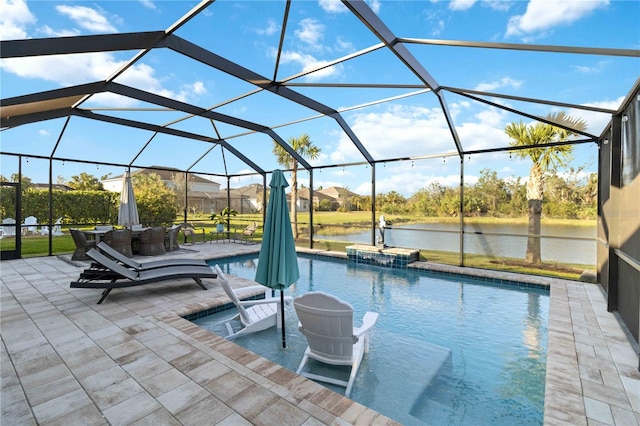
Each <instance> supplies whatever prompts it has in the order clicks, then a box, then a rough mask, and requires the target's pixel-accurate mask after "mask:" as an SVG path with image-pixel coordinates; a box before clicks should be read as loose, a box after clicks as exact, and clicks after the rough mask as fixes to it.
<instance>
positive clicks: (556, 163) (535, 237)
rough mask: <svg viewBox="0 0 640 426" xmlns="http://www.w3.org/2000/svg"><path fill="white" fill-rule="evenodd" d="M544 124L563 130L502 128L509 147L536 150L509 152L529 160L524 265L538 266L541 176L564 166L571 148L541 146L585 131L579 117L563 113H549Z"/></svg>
mask: <svg viewBox="0 0 640 426" xmlns="http://www.w3.org/2000/svg"><path fill="white" fill-rule="evenodd" d="M546 119H547V121H550V122H553V123H558V124H560V125H562V126H564V127H565V128H569V129H573V130H575V131H571V130H566V129H565V128H560V127H556V126H553V125H551V124H546V123H533V124H530V125H526V124H524V123H522V122H519V123H510V124H507V126H506V127H505V128H504V131H505V133H506V134H507V135H508V136H509V137H510V138H511V141H510V142H509V145H511V146H513V147H517V146H535V145H540V148H531V149H521V150H515V151H512V154H513V155H515V156H516V157H519V158H522V159H526V158H528V159H530V160H531V161H532V162H533V165H532V166H531V170H530V172H529V182H527V203H528V207H529V231H528V234H529V237H528V239H527V255H526V258H525V260H526V262H527V263H531V264H536V265H538V264H541V263H542V256H541V255H540V237H539V236H540V214H541V213H542V199H543V192H544V178H545V173H547V172H548V171H550V170H552V169H556V168H558V167H563V166H565V165H566V164H567V163H568V162H569V161H570V160H571V153H572V151H573V147H572V146H571V145H559V146H553V147H544V146H543V145H546V144H550V143H554V142H562V141H566V140H567V139H569V138H570V137H571V136H574V135H577V134H578V133H577V132H581V131H584V130H586V128H587V123H586V122H585V121H584V120H582V119H579V118H572V117H570V116H568V115H567V114H565V113H564V112H558V113H555V114H549V115H548V116H547V117H546Z"/></svg>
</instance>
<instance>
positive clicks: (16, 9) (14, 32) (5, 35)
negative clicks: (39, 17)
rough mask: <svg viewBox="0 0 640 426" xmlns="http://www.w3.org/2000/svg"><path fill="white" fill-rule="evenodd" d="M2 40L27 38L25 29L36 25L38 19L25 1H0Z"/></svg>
mask: <svg viewBox="0 0 640 426" xmlns="http://www.w3.org/2000/svg"><path fill="white" fill-rule="evenodd" d="M0 10H2V13H0V40H19V39H23V38H27V31H26V29H25V27H27V26H28V25H31V24H35V23H36V17H35V16H33V14H32V13H31V12H30V11H29V7H28V6H27V4H26V2H25V1H23V0H0Z"/></svg>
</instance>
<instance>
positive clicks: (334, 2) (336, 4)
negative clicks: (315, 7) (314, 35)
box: [318, 0, 349, 13]
mask: <svg viewBox="0 0 640 426" xmlns="http://www.w3.org/2000/svg"><path fill="white" fill-rule="evenodd" d="M318 4H319V5H320V7H321V8H322V10H324V11H325V12H327V13H345V12H348V11H349V9H347V7H346V6H345V5H344V4H342V2H341V1H340V0H318Z"/></svg>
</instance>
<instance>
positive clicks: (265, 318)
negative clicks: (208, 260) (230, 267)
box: [215, 265, 292, 340]
mask: <svg viewBox="0 0 640 426" xmlns="http://www.w3.org/2000/svg"><path fill="white" fill-rule="evenodd" d="M215 271H216V274H217V275H218V282H219V283H220V285H221V286H222V289H223V290H224V292H225V293H226V294H227V296H228V297H229V299H231V301H232V302H233V304H234V305H236V308H238V314H237V315H235V316H233V317H232V318H230V319H228V320H226V321H224V322H223V323H224V325H225V326H226V328H227V332H228V333H229V334H228V335H227V336H226V338H227V339H229V340H232V339H235V338H236V337H238V336H243V335H246V334H250V333H255V332H256V331H262V330H266V329H267V328H270V327H273V326H274V325H277V324H280V319H279V316H280V298H278V297H272V295H271V294H272V291H271V289H270V288H269V287H265V286H263V285H258V286H251V287H243V288H242V292H247V293H256V292H261V291H262V292H264V294H265V298H264V299H257V300H240V297H239V296H238V294H237V293H236V292H235V290H234V289H233V288H231V285H230V284H229V280H228V279H227V277H226V275H225V274H224V272H222V270H221V269H220V267H219V266H218V265H216V266H215ZM284 300H285V304H289V303H291V300H292V298H291V296H286V297H285V299H284ZM238 321H240V324H241V325H242V328H240V330H238V331H234V330H233V327H232V325H231V323H232V322H238Z"/></svg>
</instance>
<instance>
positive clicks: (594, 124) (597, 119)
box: [567, 96, 624, 136]
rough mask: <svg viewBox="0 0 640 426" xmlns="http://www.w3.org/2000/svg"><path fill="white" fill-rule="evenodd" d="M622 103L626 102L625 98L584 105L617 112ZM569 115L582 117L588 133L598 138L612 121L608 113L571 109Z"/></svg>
mask: <svg viewBox="0 0 640 426" xmlns="http://www.w3.org/2000/svg"><path fill="white" fill-rule="evenodd" d="M622 101H624V96H620V97H619V98H618V99H616V100H613V101H598V102H588V103H586V104H584V105H585V106H592V107H598V108H606V109H611V110H617V109H618V108H619V107H620V105H621V104H622ZM567 114H569V115H570V116H571V117H580V118H582V119H583V120H584V121H586V122H587V132H589V133H591V134H595V135H596V136H599V135H600V133H601V132H602V131H603V130H604V129H605V127H606V126H607V125H608V124H609V121H611V114H607V113H600V112H592V111H585V110H581V109H580V110H578V109H570V110H568V111H567Z"/></svg>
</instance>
